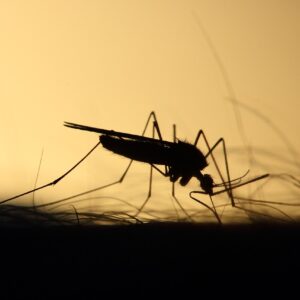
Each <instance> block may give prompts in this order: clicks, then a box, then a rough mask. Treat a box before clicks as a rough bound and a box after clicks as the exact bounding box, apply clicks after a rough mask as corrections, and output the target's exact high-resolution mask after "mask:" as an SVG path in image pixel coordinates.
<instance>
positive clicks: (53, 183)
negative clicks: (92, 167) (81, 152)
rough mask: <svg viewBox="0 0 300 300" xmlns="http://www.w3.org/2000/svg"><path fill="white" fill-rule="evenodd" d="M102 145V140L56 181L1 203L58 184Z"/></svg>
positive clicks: (1, 202) (4, 201) (0, 202)
mask: <svg viewBox="0 0 300 300" xmlns="http://www.w3.org/2000/svg"><path fill="white" fill-rule="evenodd" d="M99 145H100V141H99V142H98V143H97V144H96V145H95V146H94V147H93V148H92V149H91V150H90V151H89V152H88V153H87V154H86V155H85V156H84V157H83V158H82V159H80V160H79V161H78V162H77V163H76V164H75V165H74V166H73V167H72V168H71V169H69V170H68V171H67V172H66V173H64V174H63V175H62V176H60V177H58V178H57V179H55V180H54V181H51V182H49V183H47V184H44V185H42V186H40V187H38V188H34V189H32V190H30V191H27V192H25V193H22V194H19V195H16V196H14V197H11V198H8V199H6V200H3V201H0V204H3V203H6V202H8V201H11V200H14V199H17V198H19V197H22V196H25V195H28V194H30V193H33V192H36V191H38V190H41V189H44V188H46V187H48V186H50V185H55V184H57V183H58V182H59V181H61V180H62V179H63V178H64V177H65V176H67V175H68V174H69V173H71V172H72V171H73V170H74V169H75V168H76V167H77V166H78V165H79V164H81V163H82V162H83V161H84V160H85V159H86V158H87V157H88V156H89V155H90V154H91V153H92V152H93V151H94V150H95V149H96V148H97V147H98V146H99Z"/></svg>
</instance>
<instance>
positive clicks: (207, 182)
mask: <svg viewBox="0 0 300 300" xmlns="http://www.w3.org/2000/svg"><path fill="white" fill-rule="evenodd" d="M197 178H198V179H199V181H200V187H201V188H202V190H203V191H204V192H205V193H207V194H209V195H212V194H213V186H214V181H213V179H212V177H211V176H210V175H209V174H204V175H203V174H202V173H201V172H200V173H199V174H198V175H197Z"/></svg>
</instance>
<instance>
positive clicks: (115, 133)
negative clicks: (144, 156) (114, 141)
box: [64, 122, 174, 146]
mask: <svg viewBox="0 0 300 300" xmlns="http://www.w3.org/2000/svg"><path fill="white" fill-rule="evenodd" d="M64 126H66V127H69V128H73V129H79V130H85V131H92V132H97V133H100V134H105V135H109V136H116V137H119V138H126V139H132V140H136V141H145V142H152V143H159V144H164V145H168V146H170V145H173V144H174V143H172V142H168V141H163V140H158V139H154V138H149V137H145V136H141V135H135V134H130V133H124V132H119V131H114V130H107V129H102V128H96V127H90V126H86V125H80V124H76V123H70V122H64Z"/></svg>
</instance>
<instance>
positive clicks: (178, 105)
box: [0, 0, 300, 198]
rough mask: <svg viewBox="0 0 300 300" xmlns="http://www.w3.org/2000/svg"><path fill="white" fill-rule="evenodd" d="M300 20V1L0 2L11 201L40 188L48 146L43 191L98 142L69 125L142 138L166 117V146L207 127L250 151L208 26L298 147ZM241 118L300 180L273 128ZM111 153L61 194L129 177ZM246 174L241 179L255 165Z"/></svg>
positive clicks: (241, 82) (4, 158) (231, 68)
mask: <svg viewBox="0 0 300 300" xmlns="http://www.w3.org/2000/svg"><path fill="white" fill-rule="evenodd" d="M299 19H300V4H299V1H295V0H289V1H273V0H272V1H271V0H266V1H248V0H246V1H237V0H235V1H234V0H231V1H222V0H221V1H220V0H218V1H214V0H213V1H211V0H210V1H192V0H185V1H183V0H172V1H171V0H169V1H168V0H159V1H158V0H157V1H156V0H151V1H150V0H149V1H148V0H145V1H135V0H132V1H128V0H126V1H121V0H115V1H107V0H105V1H104V0H102V1H92V0H85V1H83V0H77V1H75V0H74V1H67V0H64V1H61V0H60V1H56V0H51V1H48V0H44V1H33V0H29V1H16V0H11V1H1V3H0V28H1V29H0V36H1V47H0V65H1V68H0V82H1V89H0V101H1V111H2V114H1V118H0V135H1V141H2V143H1V157H0V166H1V186H2V188H1V198H5V197H8V196H11V195H13V194H16V193H21V192H23V191H25V190H27V189H30V188H32V187H33V185H34V182H35V178H36V173H37V169H38V164H39V160H40V157H41V152H42V150H44V155H43V162H42V168H41V172H40V175H39V183H41V184H42V183H46V182H48V181H49V180H53V179H55V178H56V177H58V176H59V175H61V174H62V173H63V172H64V171H65V170H67V169H68V168H69V167H71V166H72V165H73V164H74V163H75V162H76V161H77V160H78V159H79V158H80V157H81V156H82V155H83V154H85V153H86V152H87V151H88V150H89V149H90V148H91V147H92V146H93V145H94V144H95V143H96V142H97V135H94V134H91V133H84V132H77V131H75V130H71V129H68V128H65V127H63V126H62V124H63V122H64V121H70V122H75V123H80V124H86V125H90V126H95V127H100V128H106V129H115V130H119V131H124V132H130V133H136V134H139V133H140V132H141V131H142V128H143V126H144V123H145V120H146V118H147V116H148V115H149V113H150V111H152V110H155V111H156V113H157V115H158V118H159V121H160V122H161V123H160V125H161V129H162V132H163V133H164V136H165V137H166V139H171V136H172V132H171V125H172V124H173V123H176V124H177V126H178V136H179V137H180V138H187V139H188V140H190V141H192V140H193V139H194V137H195V135H196V133H197V130H198V129H200V128H202V129H204V130H205V132H206V133H207V135H208V137H209V139H210V141H212V142H213V141H215V140H217V139H218V138H219V137H224V138H225V140H226V143H227V146H228V147H243V141H242V139H241V136H240V132H239V128H238V127H239V126H238V124H237V123H236V118H235V114H234V109H233V106H232V103H230V101H228V97H232V95H230V91H228V89H227V87H226V84H225V81H224V78H223V77H222V74H221V72H220V69H219V67H218V64H217V62H216V59H215V57H214V55H213V53H212V49H211V48H210V47H209V46H208V43H207V40H206V39H205V37H204V35H203V32H202V31H201V28H200V27H199V23H198V22H199V21H200V22H201V23H202V24H203V26H204V27H205V30H206V32H207V33H208V35H209V37H210V39H211V40H212V41H213V43H214V46H215V49H216V51H217V52H218V53H219V55H220V57H221V59H222V62H223V65H224V66H225V68H226V71H227V73H228V76H229V79H230V81H231V84H232V86H233V88H234V90H235V96H236V98H237V100H238V101H240V102H242V103H244V104H246V105H248V106H250V107H251V108H253V109H255V110H256V111H257V112H259V113H263V114H264V116H265V117H266V118H268V120H269V121H271V122H272V124H274V126H277V128H278V130H279V131H281V132H283V133H284V135H285V137H284V138H285V139H286V140H288V141H290V143H291V144H292V146H293V149H294V150H293V151H294V152H295V151H296V152H297V151H298V149H299V146H300V141H299V125H300V122H299V111H300V102H299V95H300V85H299V82H300V80H299V79H300V57H299V56H300V43H299V37H300V26H299ZM240 112H241V116H242V120H243V125H244V129H245V134H246V136H247V142H248V143H250V144H251V145H252V146H253V147H257V148H258V147H259V148H260V149H264V150H266V151H273V152H275V153H278V154H279V155H282V156H283V157H287V160H288V161H289V164H288V165H285V164H284V165H283V164H282V162H281V161H277V160H276V161H274V165H273V166H274V168H277V166H279V167H278V168H281V170H280V172H284V171H286V172H289V173H291V174H297V172H298V171H299V165H298V166H297V165H296V163H295V161H297V160H298V158H299V156H298V154H297V153H294V157H293V158H291V159H289V157H290V156H291V152H288V149H287V147H286V146H285V145H284V143H283V140H282V139H280V138H279V137H278V135H277V133H276V132H275V131H274V130H272V129H271V128H270V126H268V124H267V123H266V122H265V121H263V120H262V119H261V118H259V117H258V116H257V115H254V114H252V113H251V112H249V110H244V109H243V108H241V110H240ZM293 151H292V152H293ZM104 152H105V151H104V150H102V149H101V150H98V151H97V153H96V154H94V155H93V157H91V158H89V160H88V161H87V162H86V164H85V165H84V166H82V167H80V169H78V170H76V171H75V172H74V173H75V174H72V175H69V178H67V179H65V183H63V182H62V183H60V184H59V185H60V187H55V189H56V191H57V193H64V192H65V193H70V190H72V189H74V192H76V191H81V190H85V189H87V188H90V187H94V186H97V185H101V184H104V183H107V182H109V180H110V179H115V178H116V176H117V177H118V176H119V174H120V172H121V170H122V168H124V166H125V165H126V161H125V162H124V160H122V159H121V160H119V158H118V159H117V158H116V157H115V156H113V155H111V154H110V153H104ZM274 160H275V158H274ZM116 161H117V163H116ZM119 161H120V163H119V164H118V162H119ZM298 161H299V160H298ZM120 164H121V165H122V166H121V170H120ZM271 165H272V163H271ZM275 166H276V167H275ZM239 167H241V169H240V170H239V171H236V172H235V171H233V174H234V175H235V176H240V175H241V174H243V173H244V172H245V170H247V169H248V168H249V165H247V163H245V164H243V165H237V164H235V165H234V169H236V168H238V169H239ZM266 171H271V172H273V171H274V172H275V171H276V170H266ZM298 173H299V172H298ZM68 185H69V189H67V188H66V187H67V186H68ZM145 189H146V190H147V185H146V184H145ZM51 193H53V189H52V190H51ZM53 197H56V196H54V195H53Z"/></svg>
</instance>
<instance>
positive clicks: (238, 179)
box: [214, 170, 250, 187]
mask: <svg viewBox="0 0 300 300" xmlns="http://www.w3.org/2000/svg"><path fill="white" fill-rule="evenodd" d="M249 172H250V170H247V172H246V173H245V174H244V175H242V176H240V177H237V178H234V179H231V180H230V183H231V185H232V184H233V185H235V184H237V183H240V182H241V180H242V179H243V178H244V177H246V176H247V175H248V173H249ZM236 181H237V183H235V182H236ZM228 183H229V181H224V182H222V183H215V184H214V187H220V186H226V184H228Z"/></svg>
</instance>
